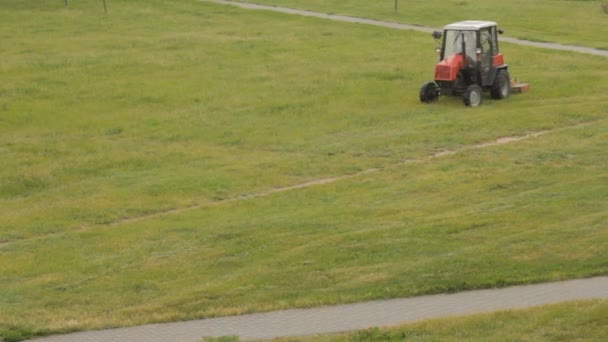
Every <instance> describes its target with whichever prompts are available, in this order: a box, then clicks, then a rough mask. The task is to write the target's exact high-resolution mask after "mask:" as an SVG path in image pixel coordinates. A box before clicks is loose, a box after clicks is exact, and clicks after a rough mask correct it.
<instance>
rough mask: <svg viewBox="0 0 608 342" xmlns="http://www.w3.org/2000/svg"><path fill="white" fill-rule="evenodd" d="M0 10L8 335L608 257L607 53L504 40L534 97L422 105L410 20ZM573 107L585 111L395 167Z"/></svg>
mask: <svg viewBox="0 0 608 342" xmlns="http://www.w3.org/2000/svg"><path fill="white" fill-rule="evenodd" d="M0 6H1V7H0V8H1V9H2V11H1V12H0V13H2V14H0V15H1V16H2V18H1V19H2V22H3V23H5V24H4V25H5V27H7V30H6V31H3V32H6V33H4V39H6V44H5V45H4V46H6V47H8V48H7V49H9V50H8V51H7V52H6V54H4V55H3V59H2V63H1V64H0V71H1V72H2V77H3V79H4V80H6V82H4V83H3V84H2V85H1V86H0V87H1V88H0V110H1V112H0V118H1V120H0V130H1V132H2V134H1V135H0V151H1V153H2V156H3V163H4V165H3V168H2V169H1V170H0V184H1V187H0V222H3V224H2V225H1V226H0V239H1V240H2V241H3V243H2V244H1V245H0V274H2V276H1V277H0V287H1V288H2V289H3V291H2V292H0V304H1V306H2V308H3V310H2V311H1V312H0V326H2V327H4V328H3V329H5V330H6V329H7V327H12V328H10V329H11V331H25V332H26V333H27V331H28V329H31V330H29V331H36V330H39V329H52V330H62V329H83V328H99V327H106V326H113V325H124V324H127V325H128V324H138V323H144V322H152V321H170V320H176V319H186V318H194V317H207V316H213V315H226V314H234V313H241V312H250V311H260V310H270V309H276V308H284V307H293V306H312V305H318V304H324V303H336V302H346V301H358V300H364V299H371V298H388V297H395V296H408V295H416V294H421V293H434V292H445V291H454V290H460V289H465V288H479V287H491V286H502V285H505V284H510V283H522V282H535V281H543V280H555V279H562V278H569V277H581V276H588V275H593V274H605V273H606V272H607V271H608V269H607V267H608V265H607V264H606V261H605V258H602V255H603V254H602V251H604V250H606V247H608V237H607V235H606V230H605V225H604V223H605V222H606V216H608V214H607V212H606V208H607V205H606V204H607V203H606V198H608V196H606V193H607V191H608V189H607V188H606V184H608V183H607V182H606V175H605V172H604V170H605V168H606V165H605V164H606V160H605V158H603V157H602V153H603V151H605V148H606V146H605V145H606V141H608V140H607V139H606V133H605V132H606V127H607V126H608V122H607V121H605V120H603V118H604V117H605V115H606V111H607V109H608V99H607V98H606V97H602V96H598V95H597V93H598V92H599V91H600V90H601V89H603V88H602V87H603V82H602V81H603V80H605V79H606V78H607V75H606V71H605V68H603V66H604V65H605V60H604V59H601V58H596V57H589V56H581V55H577V54H567V53H555V52H551V51H543V50H534V49H523V48H516V47H514V46H509V45H505V46H504V49H505V52H506V55H507V58H508V61H509V63H510V65H511V68H512V74H514V75H525V77H526V79H527V80H530V81H531V82H532V84H533V86H534V88H533V91H532V92H531V93H529V94H526V95H525V96H521V97H513V98H511V99H509V100H508V101H504V102H493V101H487V102H486V103H485V104H484V106H483V107H482V108H479V109H476V110H470V109H466V108H464V107H463V106H462V104H461V102H460V101H459V100H457V99H442V101H441V103H440V104H437V105H433V106H422V105H420V104H418V103H417V98H416V94H417V91H418V89H417V88H418V85H419V84H420V83H421V82H422V80H424V79H426V78H428V76H429V75H430V70H432V64H433V60H432V59H433V58H434V56H433V54H432V53H430V54H429V53H427V51H425V50H424V49H419V47H420V46H425V45H428V46H429V47H431V46H432V44H433V43H432V42H429V40H428V38H427V37H426V36H425V35H421V34H417V33H412V32H396V31H391V30H385V29H380V28H374V27H365V26H359V25H348V24H339V23H330V22H324V21H318V20H312V19H306V18H298V17H289V16H283V15H278V14H271V13H259V12H246V11H239V10H237V9H234V8H228V7H223V6H213V5H209V4H204V3H198V2H192V3H191V2H175V3H167V2H154V1H152V2H150V1H146V2H136V1H125V2H119V1H116V2H113V4H112V6H111V8H110V11H111V15H110V16H109V17H103V16H102V15H101V11H100V9H99V8H98V7H97V6H96V4H92V3H91V4H88V3H78V4H74V5H73V6H72V5H71V6H70V8H68V9H64V8H62V6H60V4H59V5H58V4H52V3H50V2H43V3H36V4H33V5H32V4H23V3H22V2H19V1H14V2H2V4H0ZM32 6H34V7H35V6H37V8H34V9H32V8H31V7H32ZM78 6H82V7H78ZM26 18H28V20H25V19H26ZM30 19H31V20H30ZM355 47H356V48H355ZM429 50H430V49H429ZM404 51H407V52H408V54H407V58H405V57H404ZM598 120H599V121H598ZM580 122H596V124H594V125H588V126H584V127H579V128H573V129H569V130H564V131H561V132H559V133H555V134H550V135H545V136H542V137H539V138H536V139H532V140H527V141H524V142H521V143H518V144H516V145H512V146H504V147H493V148H488V149H485V150H473V151H469V152H464V153H462V154H458V155H455V156H449V157H444V158H436V159H433V160H427V161H425V162H421V163H411V164H401V165H399V164H397V163H398V162H400V161H402V160H406V159H412V158H417V159H424V158H425V157H428V156H430V155H432V154H433V153H435V152H437V151H439V150H443V149H457V148H459V147H462V146H467V145H471V144H477V143H480V142H487V141H492V140H494V139H496V138H498V137H502V136H510V135H519V134H524V133H525V132H527V131H538V130H544V129H553V128H556V127H566V126H570V125H574V124H577V123H580ZM371 167H379V168H383V171H381V172H377V173H372V174H368V175H365V176H358V177H356V178H352V179H350V180H345V181H341V182H338V183H335V184H330V185H325V186H321V187H315V188H310V189H306V190H299V191H292V192H286V193H281V194H275V195H272V196H267V197H264V198H259V199H256V200H247V201H241V202H238V201H237V202H222V199H226V198H236V197H238V196H240V195H242V194H248V193H253V192H256V191H265V190H268V189H271V188H273V187H280V186H285V185H292V184H297V183H300V182H304V181H307V180H310V179H319V178H323V177H328V176H336V175H342V174H347V173H353V172H357V171H359V170H365V169H368V168H371ZM190 205H200V206H202V208H201V209H198V210H191V211H186V212H182V213H180V214H174V215H168V216H166V217H160V218H152V219H149V220H144V221H138V222H129V223H120V222H121V221H120V220H121V219H123V218H130V217H138V216H140V215H144V214H146V213H154V212H162V211H164V210H169V209H171V208H183V207H187V206H190ZM110 223H114V224H110ZM83 228H84V230H82V231H77V230H78V229H83ZM49 234H51V235H49ZM564 241H568V244H564ZM480 256H481V257H480Z"/></svg>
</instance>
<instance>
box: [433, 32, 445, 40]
mask: <svg viewBox="0 0 608 342" xmlns="http://www.w3.org/2000/svg"><path fill="white" fill-rule="evenodd" d="M441 36H443V33H441V31H435V32H433V38H435V39H441Z"/></svg>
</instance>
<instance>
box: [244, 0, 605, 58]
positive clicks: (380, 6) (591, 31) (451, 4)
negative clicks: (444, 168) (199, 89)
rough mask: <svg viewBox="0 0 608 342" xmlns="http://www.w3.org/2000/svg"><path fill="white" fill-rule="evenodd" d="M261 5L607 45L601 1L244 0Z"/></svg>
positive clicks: (567, 42)
mask: <svg viewBox="0 0 608 342" xmlns="http://www.w3.org/2000/svg"><path fill="white" fill-rule="evenodd" d="M243 2H251V3H258V4H268V5H276V6H283V7H292V8H299V9H306V10H311V11H320V12H324V13H331V14H344V15H351V16H357V17H364V18H373V19H381V20H389V21H396V22H402V23H407V24H413V25H421V26H432V27H436V28H441V27H443V26H444V25H446V24H449V23H452V22H455V21H460V20H471V19H474V20H492V21H496V22H498V24H499V26H500V27H502V28H503V29H504V30H505V32H506V35H507V36H510V37H516V38H521V39H528V40H533V41H539V42H556V43H563V44H572V45H581V46H589V47H595V48H600V49H605V50H606V49H608V43H606V41H605V40H604V39H601V37H605V36H606V35H607V34H608V25H606V23H607V22H608V15H606V13H605V12H604V10H603V8H602V3H603V2H604V1H602V0H583V1H577V0H535V1H526V0H512V1H508V2H505V1H500V0H451V1H444V0H429V1H403V0H401V1H399V10H398V12H395V10H394V5H395V1H394V0H382V1H378V0H376V1H369V0H244V1H243Z"/></svg>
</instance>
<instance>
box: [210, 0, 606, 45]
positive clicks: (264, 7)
mask: <svg viewBox="0 0 608 342" xmlns="http://www.w3.org/2000/svg"><path fill="white" fill-rule="evenodd" d="M202 1H207V2H215V3H218V4H223V5H233V6H237V7H241V8H246V9H255V10H265V11H273V12H280V13H286V14H295V15H301V16H306V17H315V18H321V19H328V20H335V21H342V22H348V23H356V24H365V25H373V26H382V27H388V28H393V29H398V30H414V31H421V32H428V33H431V32H433V31H436V30H437V29H436V28H432V27H425V26H416V25H408V24H400V23H394V22H388V21H381V20H373V19H365V18H356V17H349V16H345V15H336V14H326V13H319V12H312V11H305V10H298V9H293V8H286V7H278V6H267V5H257V4H251V3H243V2H238V1H229V0H202ZM500 41H503V42H507V43H512V44H518V45H526V46H533V47H538V48H545V49H552V50H562V51H572V52H579V53H585V54H590V55H596V56H603V57H608V50H600V49H594V48H590V47H584V46H574V45H563V44H557V43H543V42H533V41H529V40H525V39H517V38H510V37H500Z"/></svg>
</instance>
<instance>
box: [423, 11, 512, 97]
mask: <svg viewBox="0 0 608 342" xmlns="http://www.w3.org/2000/svg"><path fill="white" fill-rule="evenodd" d="M502 33H503V31H502V30H498V29H497V28H496V23H495V22H492V21H472V20H469V21H461V22H457V23H453V24H450V25H447V26H446V27H444V29H443V33H442V32H439V31H436V32H433V38H435V39H436V40H437V41H438V42H439V39H441V37H443V42H441V49H440V50H439V51H438V52H439V55H440V58H439V59H440V62H439V63H438V64H437V65H436V66H435V81H431V82H425V83H424V84H423V85H422V88H421V89H420V101H421V102H423V103H431V102H435V101H437V99H438V98H439V95H456V96H462V99H463V101H464V104H465V105H467V106H471V107H477V106H479V105H480V104H481V98H482V92H483V90H489V91H490V94H491V95H492V98H494V99H504V98H506V97H508V96H509V94H510V92H511V80H510V78H509V72H508V70H507V65H506V64H505V62H504V58H503V55H502V53H500V51H499V50H498V34H502Z"/></svg>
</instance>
